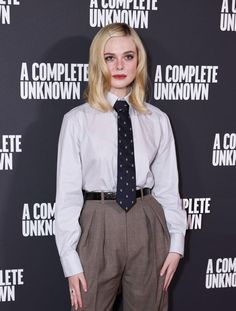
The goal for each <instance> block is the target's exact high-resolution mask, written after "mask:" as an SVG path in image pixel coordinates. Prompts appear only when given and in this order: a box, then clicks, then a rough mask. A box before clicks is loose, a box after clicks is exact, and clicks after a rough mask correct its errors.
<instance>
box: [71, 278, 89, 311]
mask: <svg viewBox="0 0 236 311" xmlns="http://www.w3.org/2000/svg"><path fill="white" fill-rule="evenodd" d="M68 282H69V290H70V299H71V306H72V307H73V306H74V308H75V310H77V309H78V307H80V308H82V307H83V302H82V297H81V290H80V283H81V284H82V288H83V290H84V291H85V292H87V290H88V288H87V282H86V280H85V277H84V273H83V272H81V273H78V274H75V275H72V276H69V277H68Z"/></svg>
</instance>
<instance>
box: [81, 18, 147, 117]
mask: <svg viewBox="0 0 236 311" xmlns="http://www.w3.org/2000/svg"><path fill="white" fill-rule="evenodd" d="M121 36H130V37H131V38H132V39H133V41H134V43H135V45H136V48H137V54H138V65H137V72H136V77H135V79H134V81H133V82H132V90H131V94H130V96H129V101H130V103H131V104H132V106H133V107H134V108H135V109H136V110H138V111H139V112H147V108H146V107H145V106H144V104H143V103H144V101H145V94H146V88H147V79H148V75H147V56H146V52H145V49H144V46H143V44H142V41H141V39H140V38H139V36H138V34H137V33H136V31H135V30H134V29H132V28H131V27H129V26H128V25H127V24H124V23H114V24H110V25H107V26H105V27H104V28H101V29H100V30H99V32H98V33H97V34H96V35H95V37H94V39H93V41H92V44H91V46H90V51H89V70H88V86H87V89H86V90H85V93H84V97H85V99H86V100H87V101H88V102H89V104H90V105H91V106H92V107H94V108H96V109H98V110H101V111H104V112H105V111H109V110H111V109H112V107H111V105H110V104H109V103H108V101H107V99H106V97H105V96H106V93H107V92H108V91H109V89H110V78H111V77H110V73H109V71H108V68H107V65H106V62H105V59H104V55H103V53H104V49H105V45H106V43H107V41H108V40H109V39H110V38H112V37H121Z"/></svg>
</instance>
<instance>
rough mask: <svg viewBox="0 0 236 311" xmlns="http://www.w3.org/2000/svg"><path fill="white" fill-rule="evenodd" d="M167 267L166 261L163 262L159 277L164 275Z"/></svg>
mask: <svg viewBox="0 0 236 311" xmlns="http://www.w3.org/2000/svg"><path fill="white" fill-rule="evenodd" d="M167 267H168V264H167V261H165V262H164V264H163V266H162V268H161V271H160V275H161V276H163V275H164V274H165V273H166V269H167Z"/></svg>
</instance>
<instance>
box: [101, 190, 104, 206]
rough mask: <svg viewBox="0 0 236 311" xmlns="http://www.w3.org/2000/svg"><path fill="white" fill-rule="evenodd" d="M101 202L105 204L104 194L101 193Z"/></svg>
mask: <svg viewBox="0 0 236 311" xmlns="http://www.w3.org/2000/svg"><path fill="white" fill-rule="evenodd" d="M101 200H102V203H103V204H104V192H103V191H101Z"/></svg>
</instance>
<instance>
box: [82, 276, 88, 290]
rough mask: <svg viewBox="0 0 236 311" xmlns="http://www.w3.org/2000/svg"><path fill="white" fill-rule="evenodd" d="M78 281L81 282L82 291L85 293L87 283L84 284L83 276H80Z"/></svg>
mask: <svg viewBox="0 0 236 311" xmlns="http://www.w3.org/2000/svg"><path fill="white" fill-rule="evenodd" d="M80 281H81V284H82V288H83V290H84V291H85V292H87V290H88V286H87V282H86V280H85V277H84V274H83V275H81V277H80Z"/></svg>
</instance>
